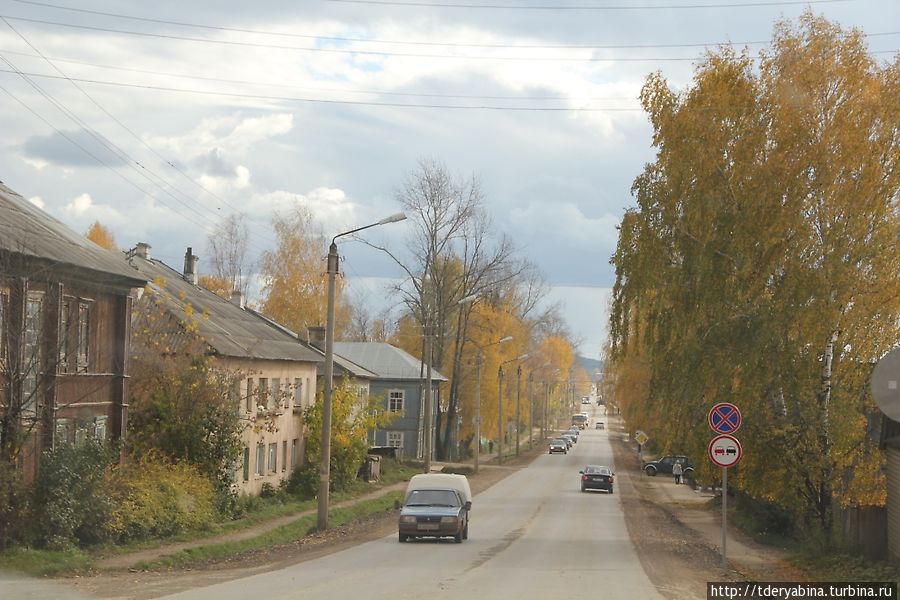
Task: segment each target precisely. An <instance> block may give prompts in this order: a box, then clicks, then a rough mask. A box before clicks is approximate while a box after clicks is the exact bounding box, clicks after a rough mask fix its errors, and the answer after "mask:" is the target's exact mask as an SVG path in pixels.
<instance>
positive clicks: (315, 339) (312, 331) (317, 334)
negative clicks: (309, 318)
mask: <svg viewBox="0 0 900 600" xmlns="http://www.w3.org/2000/svg"><path fill="white" fill-rule="evenodd" d="M306 330H307V331H308V332H309V343H310V344H312V345H313V346H315V347H316V348H318V349H319V350H325V327H323V326H322V325H317V326H315V327H307V328H306Z"/></svg>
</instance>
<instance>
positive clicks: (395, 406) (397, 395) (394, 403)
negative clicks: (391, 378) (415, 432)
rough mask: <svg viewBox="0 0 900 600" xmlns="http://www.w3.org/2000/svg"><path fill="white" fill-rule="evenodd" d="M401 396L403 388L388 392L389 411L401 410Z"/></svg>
mask: <svg viewBox="0 0 900 600" xmlns="http://www.w3.org/2000/svg"><path fill="white" fill-rule="evenodd" d="M403 396H404V394H403V390H391V391H390V392H388V410H389V411H390V412H403Z"/></svg>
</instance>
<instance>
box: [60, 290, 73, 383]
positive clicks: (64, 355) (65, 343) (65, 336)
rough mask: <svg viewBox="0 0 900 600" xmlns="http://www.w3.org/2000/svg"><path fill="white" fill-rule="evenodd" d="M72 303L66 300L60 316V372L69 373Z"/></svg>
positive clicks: (68, 299)
mask: <svg viewBox="0 0 900 600" xmlns="http://www.w3.org/2000/svg"><path fill="white" fill-rule="evenodd" d="M71 310H72V301H71V299H70V298H68V297H67V298H65V299H64V300H63V305H62V314H60V315H59V369H58V370H59V372H60V373H68V372H69V355H70V353H69V339H70V337H69V328H70V327H71V325H72V323H71V318H70V313H71Z"/></svg>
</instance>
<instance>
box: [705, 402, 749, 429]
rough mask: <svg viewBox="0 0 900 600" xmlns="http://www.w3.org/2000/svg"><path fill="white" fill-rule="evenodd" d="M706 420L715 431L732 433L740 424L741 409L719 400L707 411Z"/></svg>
mask: <svg viewBox="0 0 900 600" xmlns="http://www.w3.org/2000/svg"><path fill="white" fill-rule="evenodd" d="M708 420H709V426H710V427H712V430H713V431H715V432H716V433H734V432H735V431H737V430H738V428H739V427H740V426H741V411H740V410H739V409H738V407H737V406H735V405H734V404H731V403H730V402H720V403H718V404H716V405H715V406H713V407H712V410H711V411H709V417H708Z"/></svg>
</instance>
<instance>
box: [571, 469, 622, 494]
mask: <svg viewBox="0 0 900 600" xmlns="http://www.w3.org/2000/svg"><path fill="white" fill-rule="evenodd" d="M579 473H581V491H582V492H586V491H587V490H606V491H607V492H609V493H610V494H612V493H613V481H614V479H615V473H613V472H612V469H610V468H609V467H604V466H600V465H588V466H586V467H585V468H584V469H582V470H581V471H579Z"/></svg>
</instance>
